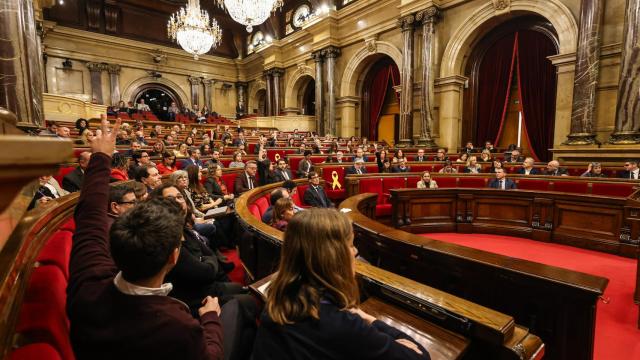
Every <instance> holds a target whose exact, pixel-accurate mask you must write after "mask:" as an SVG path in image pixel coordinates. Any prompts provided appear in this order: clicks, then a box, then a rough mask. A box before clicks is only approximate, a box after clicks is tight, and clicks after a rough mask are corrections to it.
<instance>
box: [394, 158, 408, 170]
mask: <svg viewBox="0 0 640 360" xmlns="http://www.w3.org/2000/svg"><path fill="white" fill-rule="evenodd" d="M406 159H407V158H401V159H400V160H399V163H398V164H397V165H396V166H393V167H392V168H391V172H392V173H406V172H410V171H411V168H410V167H408V166H407V160H406Z"/></svg>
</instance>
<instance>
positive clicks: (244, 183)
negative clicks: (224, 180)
mask: <svg viewBox="0 0 640 360" xmlns="http://www.w3.org/2000/svg"><path fill="white" fill-rule="evenodd" d="M251 180H252V182H253V188H254V189H255V188H256V187H257V186H260V185H259V184H258V181H257V180H256V178H255V176H252V177H251ZM233 187H234V191H235V193H236V195H240V194H242V193H245V192H247V190H250V187H249V182H248V180H247V173H246V172H243V173H241V174H238V176H237V177H236V181H235V182H234V184H233Z"/></svg>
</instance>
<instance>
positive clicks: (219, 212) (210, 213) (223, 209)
mask: <svg viewBox="0 0 640 360" xmlns="http://www.w3.org/2000/svg"><path fill="white" fill-rule="evenodd" d="M226 212H227V207H226V206H220V207H217V208H213V209H209V210H208V211H207V213H206V214H205V216H213V215H222V214H224V213H226Z"/></svg>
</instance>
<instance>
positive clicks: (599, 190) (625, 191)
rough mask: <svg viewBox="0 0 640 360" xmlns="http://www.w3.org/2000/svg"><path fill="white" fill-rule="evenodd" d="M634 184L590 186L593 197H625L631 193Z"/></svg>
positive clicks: (595, 183)
mask: <svg viewBox="0 0 640 360" xmlns="http://www.w3.org/2000/svg"><path fill="white" fill-rule="evenodd" d="M634 186H635V185H634V184H605V183H597V182H594V183H592V185H591V193H592V194H593V195H605V196H619V197H627V196H629V195H631V193H632V192H633V187H634Z"/></svg>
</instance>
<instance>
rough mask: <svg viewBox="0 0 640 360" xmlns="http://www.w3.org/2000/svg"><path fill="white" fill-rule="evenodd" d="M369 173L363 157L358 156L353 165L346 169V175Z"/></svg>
mask: <svg viewBox="0 0 640 360" xmlns="http://www.w3.org/2000/svg"><path fill="white" fill-rule="evenodd" d="M366 173H367V168H365V167H364V161H363V160H362V158H357V157H356V159H355V161H354V162H353V165H352V166H351V167H349V168H347V170H345V172H344V175H345V176H346V175H362V174H366Z"/></svg>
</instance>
